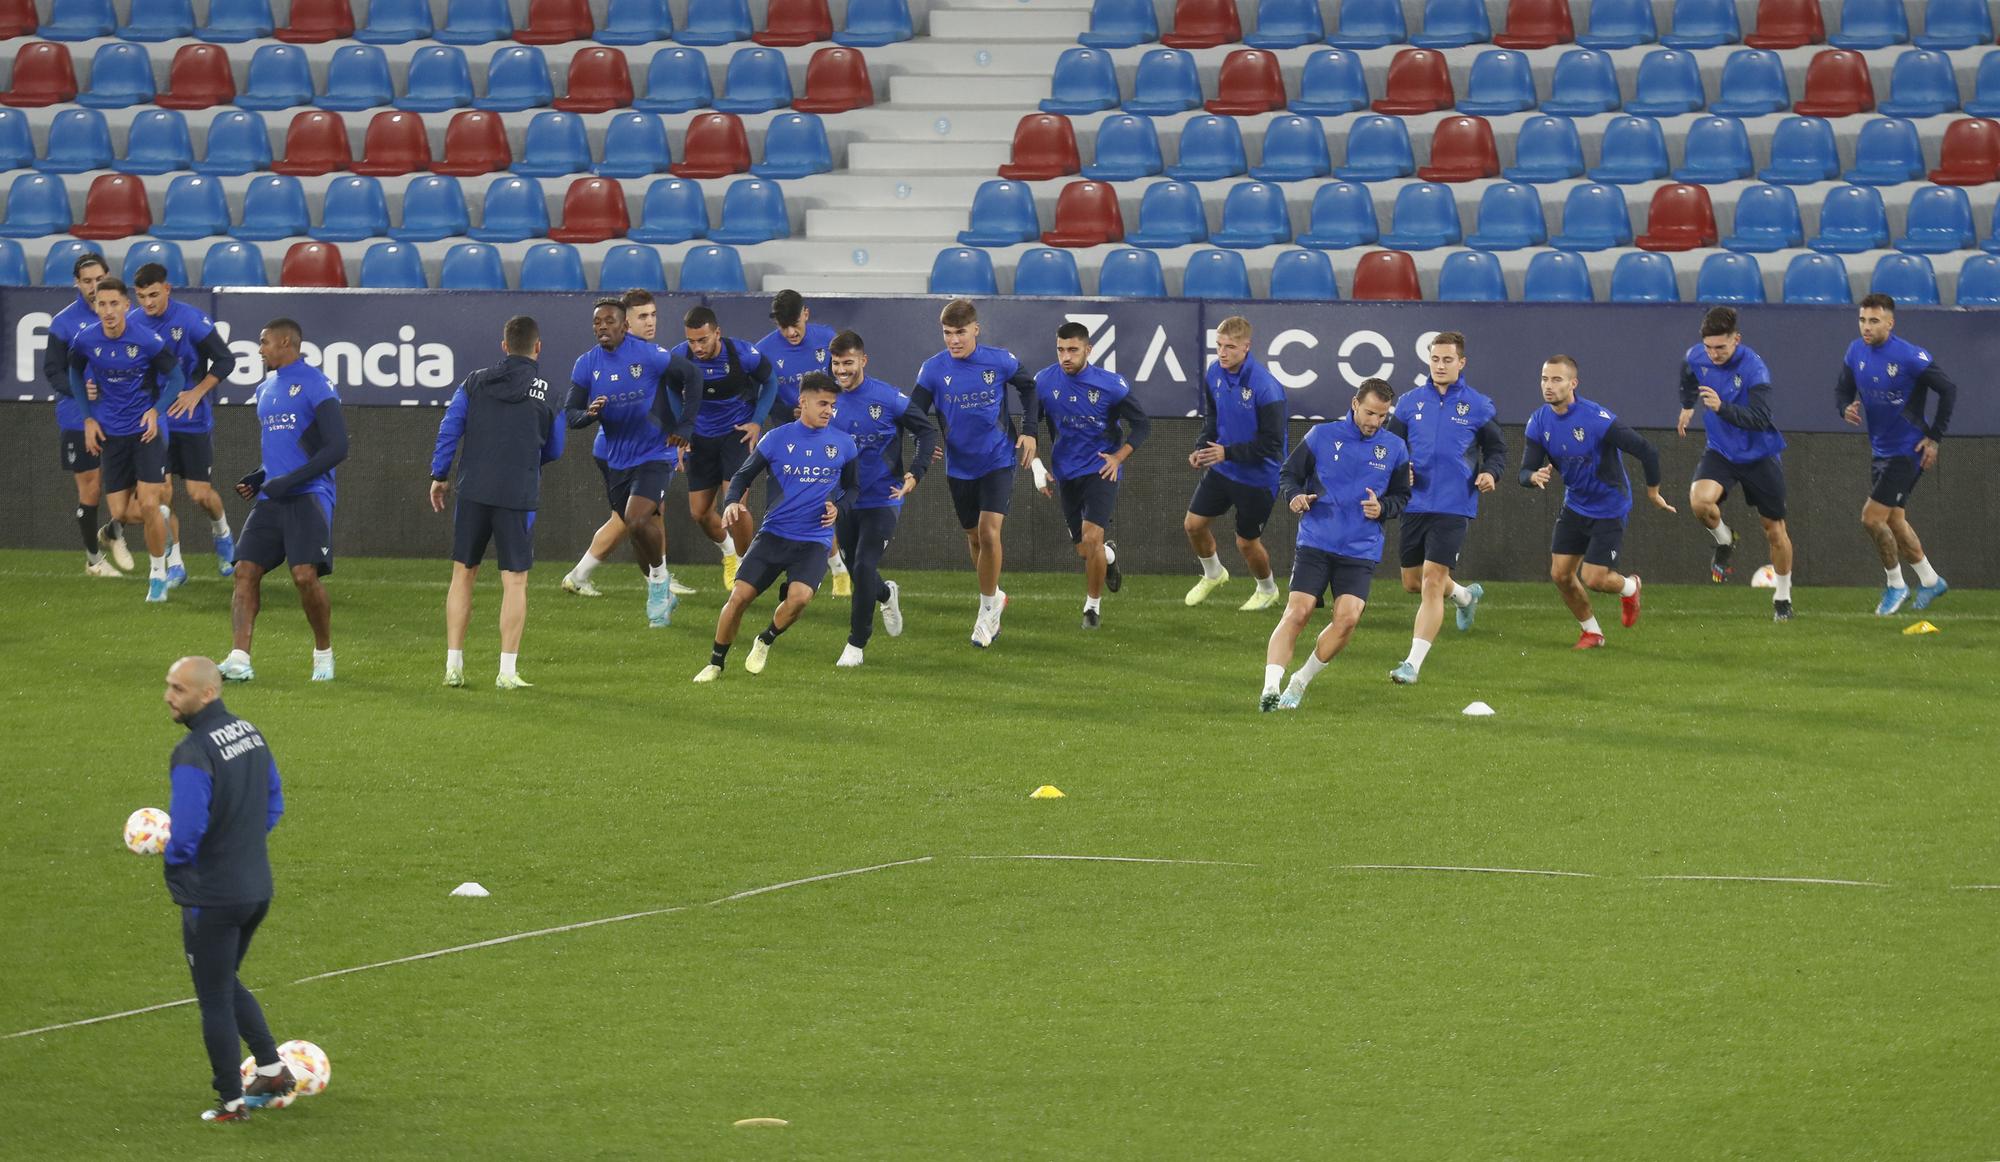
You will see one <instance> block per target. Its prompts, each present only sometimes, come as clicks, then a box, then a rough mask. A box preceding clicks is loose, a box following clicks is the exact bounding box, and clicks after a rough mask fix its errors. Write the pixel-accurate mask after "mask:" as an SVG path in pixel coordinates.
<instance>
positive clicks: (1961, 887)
mask: <svg viewBox="0 0 2000 1162" xmlns="http://www.w3.org/2000/svg"><path fill="white" fill-rule="evenodd" d="M1951 890H1952V891H1954V892H2000V884H1953V885H1951Z"/></svg>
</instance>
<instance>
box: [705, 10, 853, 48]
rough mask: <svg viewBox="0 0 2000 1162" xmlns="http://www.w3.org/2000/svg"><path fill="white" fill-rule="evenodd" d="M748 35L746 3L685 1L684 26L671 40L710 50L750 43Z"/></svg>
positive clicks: (749, 27) (748, 12) (748, 17)
mask: <svg viewBox="0 0 2000 1162" xmlns="http://www.w3.org/2000/svg"><path fill="white" fill-rule="evenodd" d="M750 31H751V25H750V5H749V2H748V0H688V9H687V25H686V26H685V27H683V28H682V29H681V30H680V31H679V32H676V33H674V39H675V40H678V41H680V42H681V43H682V44H693V45H699V46H701V47H702V48H712V47H714V46H715V45H718V44H735V43H736V42H737V41H739V40H749V39H750ZM836 39H838V38H836Z"/></svg>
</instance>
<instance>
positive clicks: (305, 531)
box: [222, 319, 347, 682]
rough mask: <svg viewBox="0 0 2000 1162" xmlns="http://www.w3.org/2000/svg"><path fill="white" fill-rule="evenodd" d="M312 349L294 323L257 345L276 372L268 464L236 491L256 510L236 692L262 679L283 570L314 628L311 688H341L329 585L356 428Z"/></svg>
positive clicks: (261, 389) (250, 522)
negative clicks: (254, 642)
mask: <svg viewBox="0 0 2000 1162" xmlns="http://www.w3.org/2000/svg"><path fill="white" fill-rule="evenodd" d="M304 341H305V332H303V331H302V330H300V328H299V325H298V324H297V323H296V322H294V321H292V320H291V319H272V320H271V321H270V322H268V323H266V324H264V329H263V331H262V332H260V333H259V334H258V336H257V354H258V355H259V356H260V357H261V358H262V359H263V360H264V368H265V371H266V372H267V374H266V375H265V376H264V382H262V383H260V384H258V385H257V395H256V404H257V430H258V432H259V433H260V435H259V439H258V449H259V453H260V455H261V460H260V461H259V463H258V466H257V470H256V471H254V472H251V473H250V474H249V475H247V476H245V477H243V479H241V480H239V481H237V482H236V495H238V496H240V497H242V498H243V499H245V500H255V501H256V502H257V503H256V504H255V505H253V506H252V507H251V509H250V515H249V516H247V517H244V518H243V535H242V536H240V537H238V538H236V592H235V593H234V594H232V595H231V597H230V602H229V622H230V627H231V629H232V630H233V631H234V634H235V648H233V649H231V650H230V651H229V656H228V657H226V658H224V659H223V660H222V676H223V677H224V678H227V679H229V680H230V681H232V682H248V681H250V680H251V679H252V678H254V677H256V671H255V670H253V669H252V668H251V665H250V639H251V635H252V634H253V633H255V631H256V628H257V612H258V610H259V609H260V608H261V607H262V604H263V583H264V574H265V573H268V572H270V571H271V570H272V569H275V568H277V567H278V566H279V565H289V566H290V567H291V573H292V584H293V585H294V586H295V587H297V589H298V591H299V605H300V606H301V607H302V608H303V609H304V610H305V614H306V624H307V625H309V626H311V627H312V635H313V661H312V680H313V681H315V682H331V681H333V608H332V605H331V603H330V602H329V601H328V600H327V596H326V586H325V585H324V584H322V583H321V582H320V578H321V577H324V576H325V575H326V574H328V573H331V572H333V508H334V501H335V500H336V498H337V495H338V493H337V490H336V489H335V486H334V467H335V466H336V465H338V464H339V463H340V462H341V461H342V460H345V459H347V420H346V418H345V417H344V416H342V415H341V412H340V395H339V393H338V392H336V391H334V389H333V384H332V383H330V382H328V381H327V378H326V376H325V375H324V374H323V373H321V371H320V369H319V368H317V367H314V366H313V365H312V364H310V363H307V362H306V361H305V357H304V355H303V354H302V353H301V350H300V349H301V346H302V345H303V343H304Z"/></svg>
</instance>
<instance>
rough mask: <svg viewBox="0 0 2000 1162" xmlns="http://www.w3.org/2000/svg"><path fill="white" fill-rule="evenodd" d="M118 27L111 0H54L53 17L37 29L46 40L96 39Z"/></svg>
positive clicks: (107, 34)
mask: <svg viewBox="0 0 2000 1162" xmlns="http://www.w3.org/2000/svg"><path fill="white" fill-rule="evenodd" d="M117 30H118V14H117V13H116V12H113V11H112V10H111V0H50V4H49V18H48V19H47V20H45V21H43V22H42V26H41V27H40V28H38V29H36V32H37V34H38V35H40V36H41V38H42V39H44V40H95V39H97V38H98V37H100V36H110V35H111V34H112V33H114V32H116V31H117Z"/></svg>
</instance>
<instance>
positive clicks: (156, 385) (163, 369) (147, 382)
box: [139, 344, 187, 441]
mask: <svg viewBox="0 0 2000 1162" xmlns="http://www.w3.org/2000/svg"><path fill="white" fill-rule="evenodd" d="M186 387H187V373H186V372H184V371H182V370H181V361H180V360H179V359H177V358H175V356H174V352H173V348H171V347H168V346H166V345H165V344H161V345H160V350H159V352H158V353H157V354H155V355H154V356H153V358H152V359H151V361H149V362H148V363H147V364H146V374H145V375H144V376H143V377H141V379H140V380H139V390H140V391H142V392H144V393H145V395H146V402H147V405H148V406H147V408H146V415H147V417H148V418H147V419H146V431H145V434H144V436H143V437H142V439H144V440H147V441H151V440H153V439H156V438H158V437H159V436H160V435H161V434H162V432H163V428H162V426H161V420H162V417H161V415H160V400H161V399H162V398H165V397H169V396H172V397H178V396H179V395H180V393H181V391H182V390H183V389H184V388H186Z"/></svg>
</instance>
